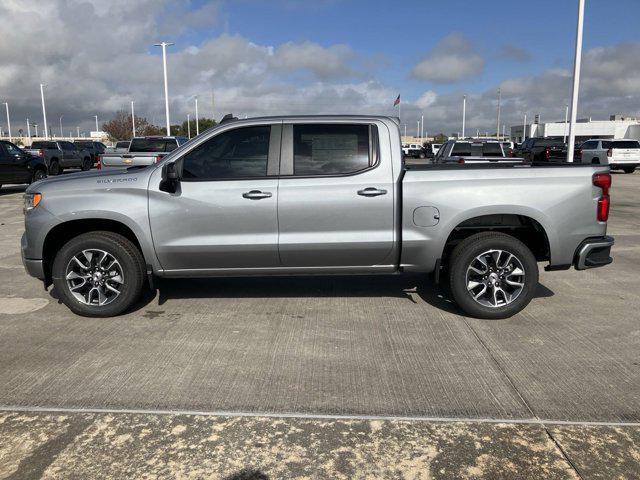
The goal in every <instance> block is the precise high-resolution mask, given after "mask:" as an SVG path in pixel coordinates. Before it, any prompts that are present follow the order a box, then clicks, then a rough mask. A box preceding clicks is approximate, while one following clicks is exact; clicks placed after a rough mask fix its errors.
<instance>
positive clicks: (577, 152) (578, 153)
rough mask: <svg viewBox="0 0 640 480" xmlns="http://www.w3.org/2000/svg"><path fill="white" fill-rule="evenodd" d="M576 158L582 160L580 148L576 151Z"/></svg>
mask: <svg viewBox="0 0 640 480" xmlns="http://www.w3.org/2000/svg"><path fill="white" fill-rule="evenodd" d="M576 157H577V158H578V160H582V149H581V148H579V149H578V150H576Z"/></svg>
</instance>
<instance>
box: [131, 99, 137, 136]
mask: <svg viewBox="0 0 640 480" xmlns="http://www.w3.org/2000/svg"><path fill="white" fill-rule="evenodd" d="M131 131H132V133H133V136H134V137H135V136H136V112H135V111H134V109H133V100H131Z"/></svg>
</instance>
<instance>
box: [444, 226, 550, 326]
mask: <svg viewBox="0 0 640 480" xmlns="http://www.w3.org/2000/svg"><path fill="white" fill-rule="evenodd" d="M489 250H502V251H504V252H507V253H510V254H512V255H514V256H515V257H516V258H517V260H518V261H519V262H520V263H521V264H522V267H523V268H524V275H523V277H524V286H523V287H522V290H521V291H520V292H519V294H518V295H517V296H516V297H515V299H514V300H513V301H512V302H511V303H507V304H506V305H499V306H485V305H482V304H481V303H479V301H476V300H475V299H474V298H473V296H472V294H471V293H470V292H469V290H467V269H468V268H469V267H470V266H471V265H472V262H473V261H474V259H476V257H478V256H481V255H482V254H483V253H484V252H487V251H489ZM449 265H450V268H449V287H450V291H451V295H452V297H453V299H454V300H455V302H456V303H457V304H458V306H459V307H460V308H461V309H462V310H463V311H464V312H465V313H467V314H468V315H470V316H472V317H476V318H484V319H500V318H509V317H511V316H513V315H515V314H517V313H518V312H520V311H521V310H522V309H523V308H524V307H526V306H527V305H528V304H529V302H530V301H531V299H532V298H533V295H534V294H535V291H536V288H537V286H538V264H537V262H536V259H535V257H534V255H533V253H531V250H529V248H527V246H526V245H525V244H524V243H522V242H521V241H520V240H518V239H517V238H514V237H512V236H510V235H506V234H504V233H494V232H482V233H477V234H475V235H472V236H470V237H468V238H466V239H465V240H463V241H462V242H460V243H459V244H458V245H457V246H456V247H455V248H454V250H453V252H452V254H451V259H450V262H449ZM498 280H500V279H498ZM502 281H503V282H504V280H502ZM487 282H488V280H487ZM503 287H504V286H503ZM480 288H482V286H481V285H480ZM490 288H491V287H488V290H489V289H490ZM474 293H475V292H474ZM502 297H503V299H506V297H505V296H504V295H502Z"/></svg>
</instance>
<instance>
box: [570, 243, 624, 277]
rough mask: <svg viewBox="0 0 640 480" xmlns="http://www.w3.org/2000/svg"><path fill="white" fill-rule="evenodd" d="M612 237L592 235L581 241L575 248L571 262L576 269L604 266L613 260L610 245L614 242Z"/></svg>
mask: <svg viewBox="0 0 640 480" xmlns="http://www.w3.org/2000/svg"><path fill="white" fill-rule="evenodd" d="M614 242H615V241H614V239H613V237H609V236H604V237H592V238H587V239H586V240H585V241H583V242H582V243H581V244H580V246H579V247H578V249H577V250H576V255H575V260H574V262H573V264H574V266H575V267H576V270H586V269H588V268H596V267H604V266H605V265H609V264H610V263H611V262H613V258H611V247H612V246H613V244H614Z"/></svg>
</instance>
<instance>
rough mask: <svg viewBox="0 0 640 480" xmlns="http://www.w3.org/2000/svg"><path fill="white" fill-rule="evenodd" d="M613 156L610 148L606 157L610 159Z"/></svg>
mask: <svg viewBox="0 0 640 480" xmlns="http://www.w3.org/2000/svg"><path fill="white" fill-rule="evenodd" d="M612 156H613V150H612V149H611V148H610V149H609V150H607V157H609V158H611V157H612Z"/></svg>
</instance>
